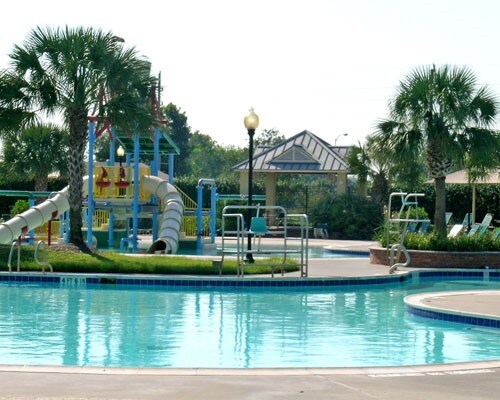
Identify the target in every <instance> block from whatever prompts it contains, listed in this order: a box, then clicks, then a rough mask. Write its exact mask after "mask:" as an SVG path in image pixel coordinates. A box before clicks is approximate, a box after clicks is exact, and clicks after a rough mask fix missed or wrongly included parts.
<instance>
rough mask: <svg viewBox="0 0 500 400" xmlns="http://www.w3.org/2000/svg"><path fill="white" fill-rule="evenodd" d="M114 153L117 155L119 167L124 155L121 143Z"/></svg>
mask: <svg viewBox="0 0 500 400" xmlns="http://www.w3.org/2000/svg"><path fill="white" fill-rule="evenodd" d="M116 155H117V156H118V159H119V160H120V167H121V166H122V161H123V156H124V155H125V150H124V148H123V147H122V145H120V146H118V149H117V150H116Z"/></svg>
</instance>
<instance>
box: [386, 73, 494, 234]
mask: <svg viewBox="0 0 500 400" xmlns="http://www.w3.org/2000/svg"><path fill="white" fill-rule="evenodd" d="M389 110H390V119H388V120H383V121H381V122H380V123H379V124H378V131H377V134H376V140H377V143H378V145H379V146H380V147H381V148H384V147H385V148H387V149H390V150H391V151H392V152H393V154H394V155H395V157H397V158H399V160H400V161H403V162H404V160H416V159H417V158H418V155H419V154H425V156H426V163H427V168H428V173H429V175H430V177H431V178H432V179H434V185H435V190H436V203H435V206H436V208H435V215H434V225H435V232H436V233H437V235H439V236H446V222H445V212H446V188H445V178H446V174H447V173H449V172H450V170H451V169H452V168H456V167H457V166H460V165H463V164H464V162H465V161H467V162H468V163H469V164H468V165H469V166H470V167H471V168H473V167H492V166H495V167H497V166H498V155H497V154H495V152H498V150H497V149H498V148H499V146H500V142H499V141H500V138H499V134H498V132H497V131H494V130H492V129H491V127H492V125H493V123H494V121H495V118H496V116H497V113H498V103H497V100H496V98H495V97H494V96H493V94H492V93H491V92H490V91H489V90H488V89H487V88H486V87H478V85H477V79H476V77H475V75H474V74H473V73H472V71H471V70H469V69H468V68H465V67H462V68H460V67H450V66H442V67H439V68H436V67H434V66H432V67H422V68H417V69H415V70H413V71H412V72H411V73H410V74H409V75H408V76H407V77H406V78H405V79H404V80H403V81H402V82H401V83H400V85H399V87H398V89H397V92H396V95H395V96H394V98H393V99H392V101H391V102H390V104H389ZM494 164H496V165H494Z"/></svg>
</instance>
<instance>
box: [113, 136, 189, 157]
mask: <svg viewBox="0 0 500 400" xmlns="http://www.w3.org/2000/svg"><path fill="white" fill-rule="evenodd" d="M160 133H161V137H160V154H161V155H165V154H172V153H173V154H175V155H179V154H180V151H179V148H178V147H177V145H176V144H175V142H174V141H173V140H172V138H171V137H170V135H169V134H168V133H166V132H161V131H160ZM115 137H116V139H117V140H118V142H119V143H120V144H121V145H122V146H123V148H124V149H125V153H133V152H134V137H133V136H131V135H128V134H126V133H118V132H115ZM139 146H140V153H141V154H153V153H154V139H153V135H151V134H141V135H139Z"/></svg>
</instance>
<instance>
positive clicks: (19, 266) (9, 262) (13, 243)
mask: <svg viewBox="0 0 500 400" xmlns="http://www.w3.org/2000/svg"><path fill="white" fill-rule="evenodd" d="M16 246H18V248H17V272H20V271H21V244H20V243H19V240H13V241H12V244H11V245H10V252H9V261H8V262H7V267H8V268H9V272H12V254H13V253H14V248H15V247H16Z"/></svg>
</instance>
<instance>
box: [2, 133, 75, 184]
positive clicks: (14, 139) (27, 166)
mask: <svg viewBox="0 0 500 400" xmlns="http://www.w3.org/2000/svg"><path fill="white" fill-rule="evenodd" d="M67 153H68V134H67V132H66V131H64V130H62V129H60V128H59V127H58V126H56V125H54V124H36V125H33V126H30V127H28V128H26V129H24V130H23V131H22V132H21V133H20V134H19V135H16V134H12V133H9V134H6V135H4V140H3V156H4V162H5V163H6V164H7V166H8V167H9V170H10V172H11V173H12V174H13V175H14V176H19V177H28V178H30V179H35V190H39V191H46V190H47V188H48V175H49V174H50V173H52V172H62V173H63V175H64V174H65V170H66V168H67V165H68V164H67Z"/></svg>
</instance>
